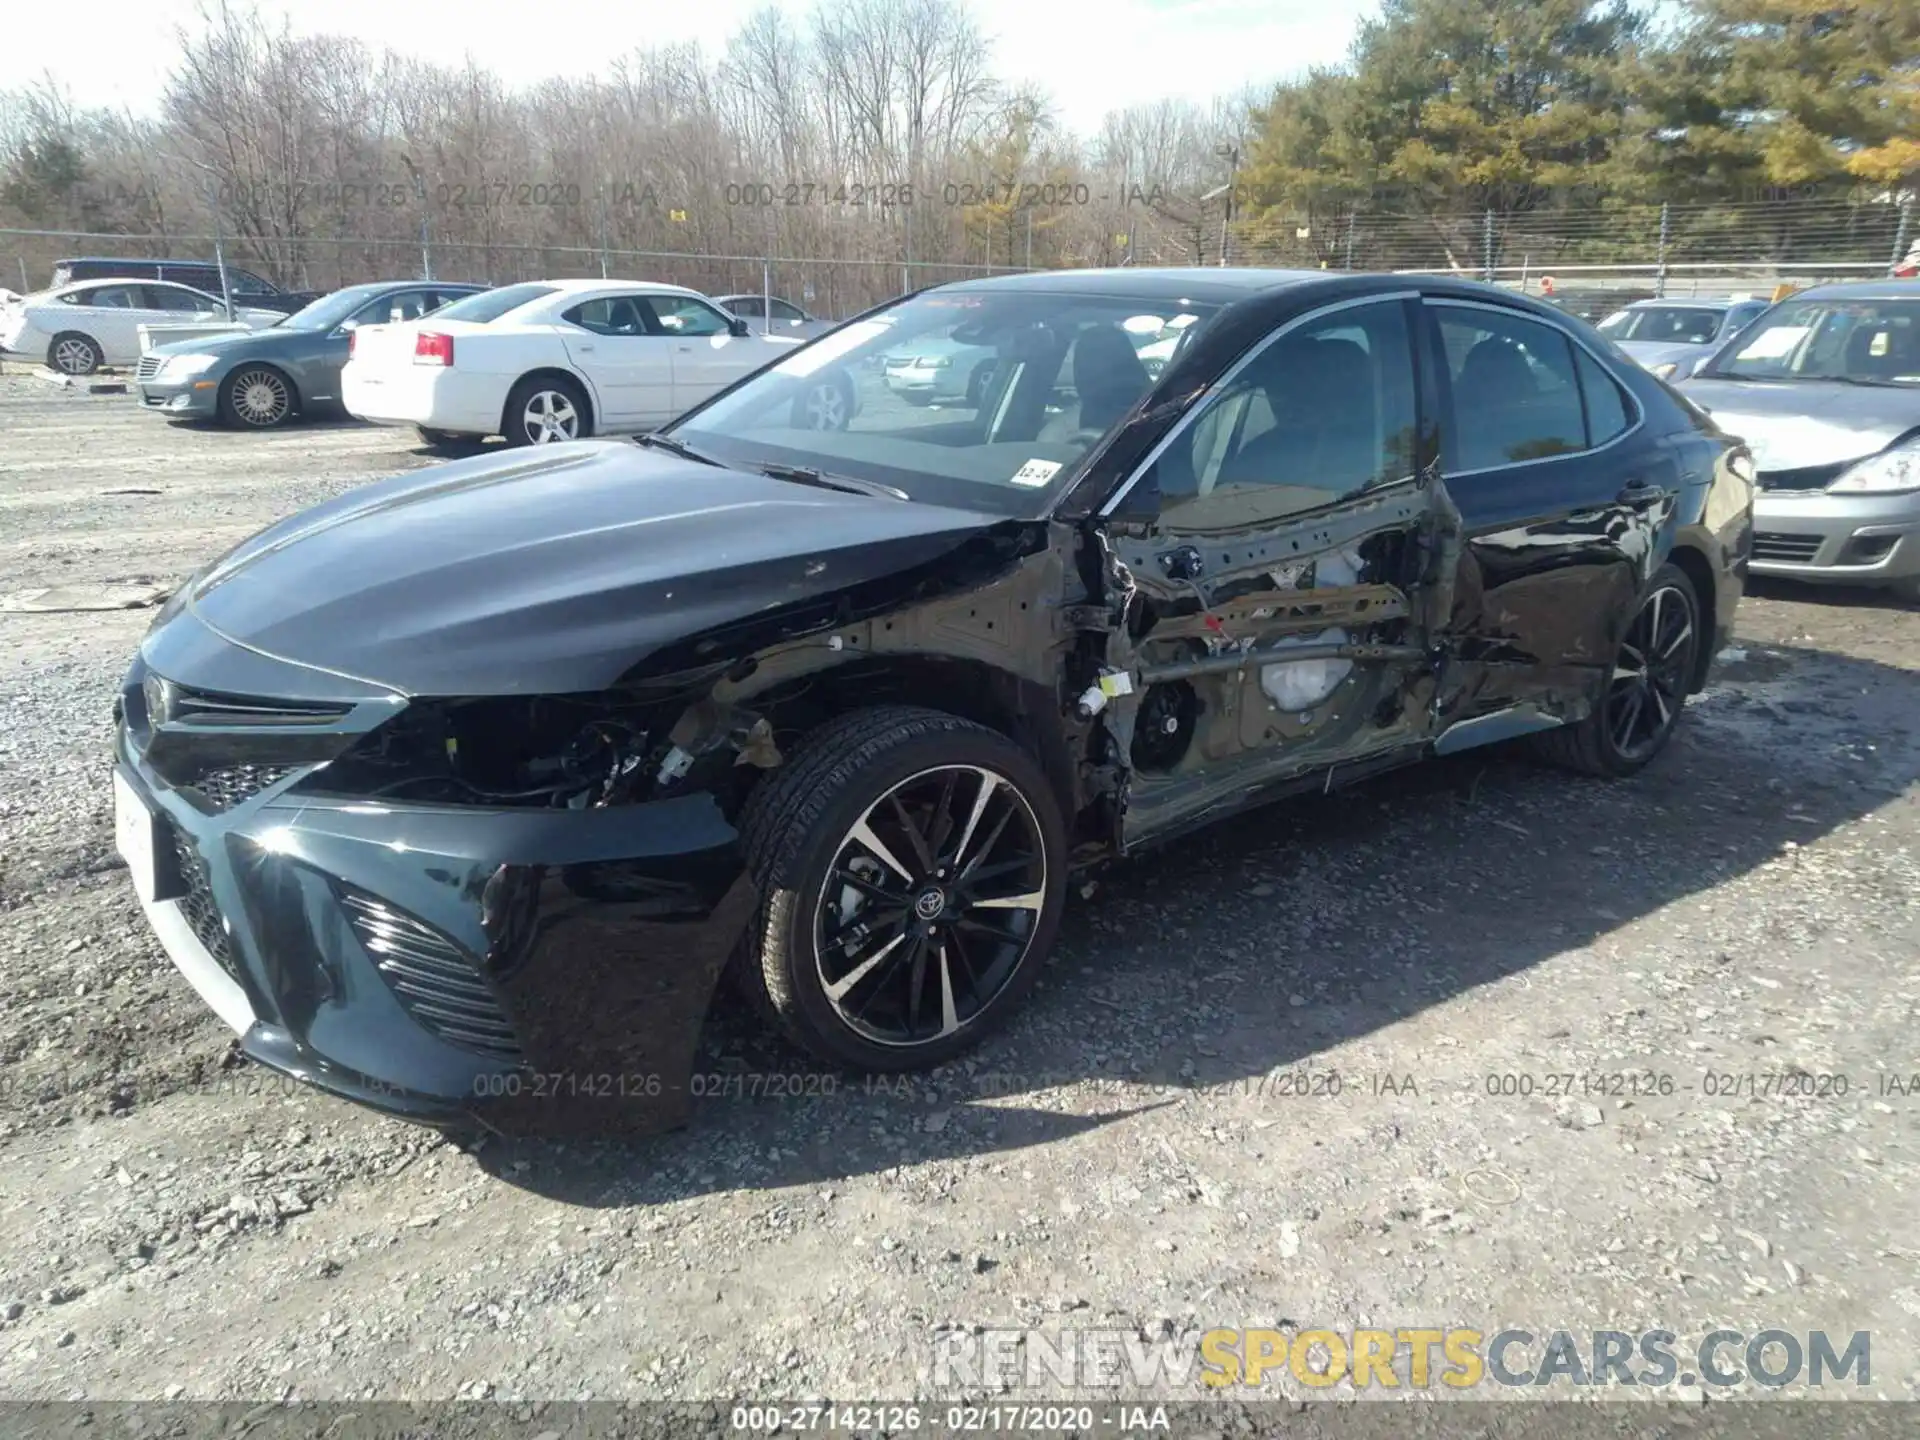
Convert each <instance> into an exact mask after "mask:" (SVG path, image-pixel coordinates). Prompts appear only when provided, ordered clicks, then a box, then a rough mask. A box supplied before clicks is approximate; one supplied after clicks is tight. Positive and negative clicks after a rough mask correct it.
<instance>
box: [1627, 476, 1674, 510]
mask: <svg viewBox="0 0 1920 1440" xmlns="http://www.w3.org/2000/svg"><path fill="white" fill-rule="evenodd" d="M1671 493H1672V492H1671V491H1668V490H1663V489H1661V488H1660V487H1659V486H1658V485H1655V484H1653V483H1652V482H1651V481H1649V480H1647V479H1646V478H1644V477H1642V476H1637V475H1636V476H1635V477H1634V478H1633V479H1631V480H1629V481H1627V483H1626V484H1625V485H1624V486H1623V487H1621V490H1620V493H1619V494H1618V495H1616V496H1614V497H1613V498H1614V501H1615V503H1617V504H1620V505H1651V504H1653V502H1654V501H1656V500H1665V499H1666V498H1667V497H1668V496H1669V495H1670V494H1671Z"/></svg>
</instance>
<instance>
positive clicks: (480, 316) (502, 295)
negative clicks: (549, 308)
mask: <svg viewBox="0 0 1920 1440" xmlns="http://www.w3.org/2000/svg"><path fill="white" fill-rule="evenodd" d="M558 289H559V287H558V286H555V285H502V286H501V287H500V288H499V289H498V290H482V291H481V292H480V293H479V294H478V295H469V296H468V297H467V298H466V299H464V300H456V301H454V302H453V304H451V305H448V306H445V307H444V308H442V309H439V310H436V311H434V312H433V318H434V319H436V320H471V321H473V322H474V323H475V324H476V325H486V324H489V323H490V322H492V321H495V320H498V319H499V318H500V317H501V316H502V315H504V314H506V313H507V312H508V311H509V310H518V309H519V308H520V307H521V306H522V305H531V304H532V303H533V302H534V301H536V300H538V299H540V298H541V297H542V296H545V295H552V294H555V293H556V292H557V291H558Z"/></svg>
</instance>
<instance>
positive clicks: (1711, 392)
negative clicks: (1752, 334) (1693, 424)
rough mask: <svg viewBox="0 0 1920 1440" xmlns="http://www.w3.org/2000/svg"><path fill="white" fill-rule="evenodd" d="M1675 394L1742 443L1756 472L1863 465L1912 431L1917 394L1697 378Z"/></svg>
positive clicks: (1917, 419)
mask: <svg viewBox="0 0 1920 1440" xmlns="http://www.w3.org/2000/svg"><path fill="white" fill-rule="evenodd" d="M1680 388H1681V390H1682V391H1684V392H1685V394H1686V396H1687V398H1688V399H1689V400H1691V401H1693V403H1694V404H1696V405H1699V406H1701V407H1703V408H1704V409H1705V410H1706V411H1707V412H1708V413H1709V414H1711V415H1712V416H1713V419H1714V423H1715V424H1717V425H1718V426H1719V427H1720V428H1721V429H1722V430H1724V431H1726V432H1727V433H1728V434H1729V435H1737V436H1738V437H1740V438H1741V439H1742V440H1744V441H1746V442H1747V447H1748V448H1749V449H1750V450H1752V451H1753V463H1754V467H1755V468H1756V469H1759V470H1762V471H1773V470H1804V469H1807V468H1809V467H1811V466H1815V465H1842V464H1846V463H1849V462H1851V461H1854V460H1863V459H1865V458H1866V457H1867V456H1869V455H1876V454H1878V453H1879V452H1880V451H1882V450H1884V449H1886V448H1887V446H1889V445H1891V444H1892V443H1893V442H1894V441H1896V440H1898V439H1899V438H1900V437H1901V436H1903V435H1905V434H1907V433H1908V432H1909V431H1911V430H1916V429H1920V388H1902V389H1896V388H1894V387H1893V386H1890V385H1849V384H1847V383H1846V382H1845V381H1840V380H1793V381H1766V380H1715V379H1709V378H1705V377H1696V378H1695V379H1692V380H1688V381H1687V382H1686V383H1685V384H1683V385H1682V386H1681V387H1680Z"/></svg>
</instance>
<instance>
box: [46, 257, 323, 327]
mask: <svg viewBox="0 0 1920 1440" xmlns="http://www.w3.org/2000/svg"><path fill="white" fill-rule="evenodd" d="M76 280H171V281H173V282H174V283H175V284H176V285H191V286H192V287H193V288H194V289H196V290H204V291H206V293H207V294H209V295H218V294H219V293H220V266H219V264H218V263H217V262H215V261H212V260H108V259H101V258H98V257H81V258H76V259H69V260H56V261H54V262H53V288H55V289H58V288H59V287H60V286H62V285H71V284H73V282H74V281H76ZM227 286H228V288H229V290H230V291H231V293H232V299H233V302H234V303H235V304H236V305H241V306H246V307H250V308H252V309H255V310H278V311H279V312H280V313H281V314H283V315H291V314H292V313H293V312H294V311H296V310H298V309H300V308H301V307H302V306H305V305H310V304H312V303H313V302H314V301H315V300H318V299H319V298H320V297H321V296H322V295H324V294H326V293H327V292H326V291H324V290H282V289H281V288H280V287H279V286H278V285H275V284H274V283H273V282H272V281H271V280H263V279H261V278H260V277H259V276H258V275H256V274H254V273H253V272H252V271H251V270H242V269H241V268H240V267H239V266H237V265H229V266H227Z"/></svg>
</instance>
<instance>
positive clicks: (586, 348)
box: [580, 345, 593, 355]
mask: <svg viewBox="0 0 1920 1440" xmlns="http://www.w3.org/2000/svg"><path fill="white" fill-rule="evenodd" d="M580 353H581V354H582V355H591V354H592V353H593V346H591V345H582V346H581V347H580Z"/></svg>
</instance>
